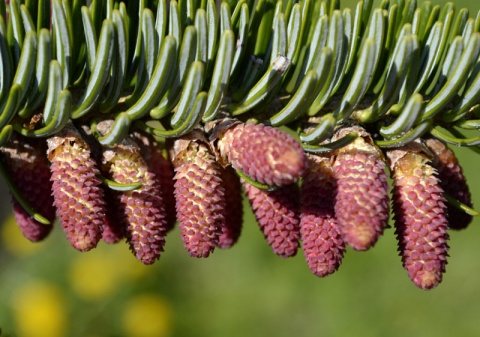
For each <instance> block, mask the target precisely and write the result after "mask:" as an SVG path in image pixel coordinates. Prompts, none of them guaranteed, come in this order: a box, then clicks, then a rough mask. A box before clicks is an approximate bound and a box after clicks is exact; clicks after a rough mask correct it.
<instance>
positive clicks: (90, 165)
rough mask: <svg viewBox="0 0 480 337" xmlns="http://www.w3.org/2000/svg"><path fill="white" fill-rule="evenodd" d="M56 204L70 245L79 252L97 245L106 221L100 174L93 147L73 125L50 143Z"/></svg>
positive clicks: (49, 154) (49, 149) (49, 157)
mask: <svg viewBox="0 0 480 337" xmlns="http://www.w3.org/2000/svg"><path fill="white" fill-rule="evenodd" d="M47 144H48V152H47V153H48V159H49V160H50V162H51V166H50V169H51V172H52V176H51V180H52V182H53V187H52V190H53V197H54V199H55V202H54V205H55V206H56V208H57V215H58V217H59V218H60V223H61V225H62V228H63V230H64V231H65V232H66V233H67V238H68V240H69V241H70V244H71V245H72V246H73V247H74V248H76V249H77V250H79V251H88V250H90V249H92V248H95V247H96V246H97V243H98V241H99V240H100V239H101V237H102V225H103V224H104V223H105V222H106V215H105V214H106V208H105V207H106V206H105V200H104V193H103V190H102V187H101V186H100V185H101V183H102V182H101V180H100V179H99V178H98V176H99V174H100V172H99V170H98V168H97V165H96V163H95V161H94V160H93V159H92V158H91V152H90V147H89V146H88V144H87V143H86V142H85V140H84V139H83V138H82V136H81V135H80V133H79V132H78V131H77V130H76V129H74V128H73V126H69V127H67V128H65V129H64V130H63V131H62V132H61V133H59V134H57V135H56V136H54V137H51V138H49V139H48V140H47Z"/></svg>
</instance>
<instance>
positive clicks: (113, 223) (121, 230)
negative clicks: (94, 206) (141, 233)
mask: <svg viewBox="0 0 480 337" xmlns="http://www.w3.org/2000/svg"><path fill="white" fill-rule="evenodd" d="M104 193H105V200H106V201H107V205H106V212H107V217H106V220H105V223H104V224H103V225H102V228H103V231H102V240H103V241H105V242H106V243H109V244H115V243H118V242H120V241H122V240H123V239H124V238H125V236H126V229H127V228H126V223H125V221H124V216H123V214H121V213H119V212H118V203H117V201H116V198H117V196H116V194H115V191H113V190H111V189H109V188H106V189H105V190H104Z"/></svg>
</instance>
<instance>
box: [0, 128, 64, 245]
mask: <svg viewBox="0 0 480 337" xmlns="http://www.w3.org/2000/svg"><path fill="white" fill-rule="evenodd" d="M46 149H47V146H46V142H45V140H42V139H29V138H25V137H21V136H18V135H16V134H14V135H13V136H12V138H11V139H10V141H9V142H8V143H7V144H5V145H4V146H2V147H1V148H0V151H1V153H2V154H3V160H4V162H5V164H6V165H5V166H6V168H7V171H8V172H9V174H10V177H11V179H12V180H13V183H14V184H15V185H16V187H17V188H18V190H19V191H20V192H21V193H22V195H23V197H24V198H25V199H26V201H27V202H28V203H29V204H30V206H31V207H32V208H33V209H34V210H35V211H36V212H37V213H39V214H41V215H43V216H44V217H45V218H46V219H47V220H49V221H50V222H51V223H52V224H53V221H54V220H55V207H54V206H53V197H52V195H51V193H52V182H51V181H50V168H49V162H48V159H47V157H46ZM12 204H13V213H14V215H15V219H16V221H17V224H18V226H19V228H20V231H21V232H22V234H23V236H24V237H26V238H27V239H28V240H30V241H32V242H37V241H41V240H43V239H44V238H45V237H47V236H48V234H49V233H50V232H51V230H52V225H44V224H42V223H40V222H38V221H36V220H35V219H33V218H32V217H31V216H30V214H28V213H27V211H25V210H24V209H23V207H22V206H21V205H20V204H19V203H18V201H17V200H16V199H15V198H14V197H13V196H12Z"/></svg>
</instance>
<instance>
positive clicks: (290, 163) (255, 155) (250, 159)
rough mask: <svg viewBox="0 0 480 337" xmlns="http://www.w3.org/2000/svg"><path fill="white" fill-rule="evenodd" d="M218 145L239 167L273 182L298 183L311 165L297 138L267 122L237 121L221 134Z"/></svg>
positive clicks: (235, 165)
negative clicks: (268, 124) (308, 165)
mask: <svg viewBox="0 0 480 337" xmlns="http://www.w3.org/2000/svg"><path fill="white" fill-rule="evenodd" d="M217 147H218V149H219V152H220V155H221V157H223V159H224V160H225V161H226V162H228V163H230V164H231V165H232V167H233V168H234V169H235V170H239V171H241V172H243V173H244V174H245V175H247V176H248V177H249V178H250V179H252V180H254V181H257V182H259V183H262V184H266V185H270V186H284V185H289V184H292V183H295V182H297V181H298V179H299V178H300V177H301V176H302V175H303V174H304V173H305V170H306V169H307V158H306V156H305V153H304V151H303V149H302V147H301V146H300V144H299V143H298V142H297V141H296V140H295V138H293V137H292V136H290V135H288V134H286V133H284V132H282V131H280V130H279V129H277V128H274V127H270V126H265V125H263V124H254V123H246V124H244V123H236V124H233V125H232V126H231V127H229V128H227V129H226V130H225V131H224V132H223V134H222V135H221V136H220V137H219V139H218V143H217Z"/></svg>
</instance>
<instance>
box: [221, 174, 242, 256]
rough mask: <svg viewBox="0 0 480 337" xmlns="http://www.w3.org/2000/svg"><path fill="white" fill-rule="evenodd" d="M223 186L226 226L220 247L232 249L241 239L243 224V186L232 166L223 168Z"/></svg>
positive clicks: (223, 228) (223, 229) (223, 227)
mask: <svg viewBox="0 0 480 337" xmlns="http://www.w3.org/2000/svg"><path fill="white" fill-rule="evenodd" d="M221 172H222V180H223V186H224V187H225V204H226V207H225V224H224V226H222V235H220V238H219V240H218V247H220V248H223V249H225V248H230V247H232V246H233V245H234V244H235V243H236V242H237V240H238V238H239V237H240V234H241V231H242V223H243V207H242V206H243V205H242V184H241V182H240V178H239V177H238V175H237V173H235V170H234V169H233V168H232V167H231V166H227V167H226V168H221Z"/></svg>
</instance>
